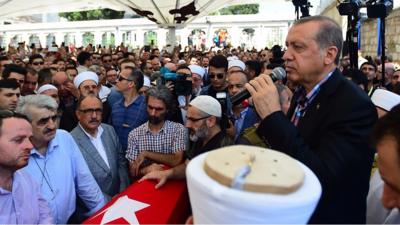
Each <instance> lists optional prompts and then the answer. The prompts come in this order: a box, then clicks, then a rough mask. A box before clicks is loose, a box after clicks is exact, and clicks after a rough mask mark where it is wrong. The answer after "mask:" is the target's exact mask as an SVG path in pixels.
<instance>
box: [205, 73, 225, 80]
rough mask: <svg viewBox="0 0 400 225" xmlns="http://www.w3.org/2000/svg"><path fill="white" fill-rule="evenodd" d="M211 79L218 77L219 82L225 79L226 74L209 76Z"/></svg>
mask: <svg viewBox="0 0 400 225" xmlns="http://www.w3.org/2000/svg"><path fill="white" fill-rule="evenodd" d="M208 76H209V77H210V79H214V78H215V77H217V78H218V79H219V80H221V79H223V78H224V76H225V74H224V73H217V74H213V73H211V74H209V75H208Z"/></svg>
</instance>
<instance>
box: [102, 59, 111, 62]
mask: <svg viewBox="0 0 400 225" xmlns="http://www.w3.org/2000/svg"><path fill="white" fill-rule="evenodd" d="M103 62H112V60H111V59H110V60H103Z"/></svg>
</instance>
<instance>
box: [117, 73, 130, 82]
mask: <svg viewBox="0 0 400 225" xmlns="http://www.w3.org/2000/svg"><path fill="white" fill-rule="evenodd" d="M117 80H118V81H123V80H126V81H132V80H130V79H128V78H125V77H123V76H121V74H119V75H118V76H117Z"/></svg>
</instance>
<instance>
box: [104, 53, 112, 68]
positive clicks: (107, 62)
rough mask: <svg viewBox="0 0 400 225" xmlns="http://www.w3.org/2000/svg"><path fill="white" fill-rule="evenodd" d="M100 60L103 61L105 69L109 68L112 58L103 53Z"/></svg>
mask: <svg viewBox="0 0 400 225" xmlns="http://www.w3.org/2000/svg"><path fill="white" fill-rule="evenodd" d="M101 62H102V63H103V66H104V68H106V70H109V69H111V68H113V67H112V58H111V55H110V54H103V55H102V56H101Z"/></svg>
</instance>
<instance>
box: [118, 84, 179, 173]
mask: <svg viewBox="0 0 400 225" xmlns="http://www.w3.org/2000/svg"><path fill="white" fill-rule="evenodd" d="M146 104H147V114H148V118H149V121H148V122H147V123H144V124H143V125H141V126H139V127H137V128H136V129H134V130H132V131H131V132H130V133H129V136H128V149H127V152H126V158H127V159H128V160H129V162H130V168H129V170H130V174H131V175H132V177H136V176H141V175H145V174H147V173H149V172H151V171H159V170H162V169H163V164H165V165H168V166H171V167H173V166H177V165H178V164H179V163H181V162H182V159H183V151H185V150H186V140H187V132H186V129H185V127H184V126H183V125H182V124H180V123H175V122H172V121H169V120H166V117H167V114H168V113H169V112H170V110H171V108H172V107H171V106H172V105H173V98H172V94H171V92H170V91H169V90H168V88H166V87H165V86H159V87H152V88H150V89H149V90H148V91H147V94H146Z"/></svg>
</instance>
